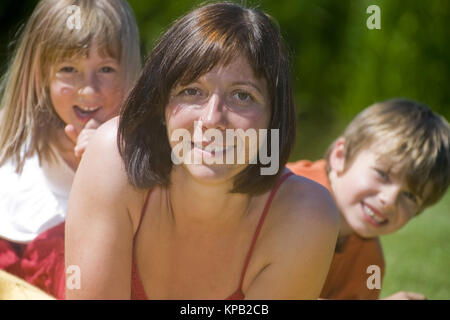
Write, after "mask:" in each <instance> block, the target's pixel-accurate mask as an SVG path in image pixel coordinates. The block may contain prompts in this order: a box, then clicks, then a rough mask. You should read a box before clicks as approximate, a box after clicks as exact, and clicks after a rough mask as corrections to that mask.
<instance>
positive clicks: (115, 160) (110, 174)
mask: <svg viewBox="0 0 450 320" xmlns="http://www.w3.org/2000/svg"><path fill="white" fill-rule="evenodd" d="M118 124H119V121H118V117H115V118H113V119H111V120H109V121H107V122H105V123H104V124H102V125H101V126H100V127H99V128H98V129H97V131H96V132H95V134H94V136H93V137H92V139H91V140H90V141H89V145H88V147H87V149H86V152H85V153H84V154H83V158H82V159H81V162H80V165H79V167H78V170H77V173H76V175H75V181H74V187H78V190H80V187H79V186H80V185H82V188H81V189H83V190H85V191H84V193H87V190H92V191H95V192H96V194H97V195H98V197H101V199H99V202H101V201H104V202H110V203H114V202H117V201H120V202H122V203H121V204H123V205H125V206H126V207H127V208H130V207H131V208H132V207H134V206H136V207H139V206H141V204H142V203H141V202H142V201H143V200H142V199H143V194H144V193H145V191H144V190H140V189H137V188H136V187H134V186H133V185H132V184H131V183H130V182H129V180H128V176H127V173H126V170H125V165H124V162H123V159H122V157H121V156H120V153H119V148H118V145H117V129H118ZM131 211H132V212H134V211H135V210H131ZM133 220H134V219H133Z"/></svg>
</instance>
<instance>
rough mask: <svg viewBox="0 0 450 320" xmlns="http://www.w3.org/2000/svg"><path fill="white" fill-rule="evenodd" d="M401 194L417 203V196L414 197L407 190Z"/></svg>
mask: <svg viewBox="0 0 450 320" xmlns="http://www.w3.org/2000/svg"><path fill="white" fill-rule="evenodd" d="M403 194H404V195H405V197H406V198H408V199H409V200H411V201H412V202H414V203H418V201H417V197H416V196H415V195H414V194H413V193H411V192H408V191H405V192H404V193H403Z"/></svg>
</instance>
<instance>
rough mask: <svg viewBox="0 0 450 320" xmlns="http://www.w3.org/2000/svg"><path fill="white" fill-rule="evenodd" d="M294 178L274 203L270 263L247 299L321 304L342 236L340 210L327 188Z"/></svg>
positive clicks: (269, 237)
mask: <svg viewBox="0 0 450 320" xmlns="http://www.w3.org/2000/svg"><path fill="white" fill-rule="evenodd" d="M291 179H292V180H293V181H289V180H291ZM291 179H289V180H288V181H286V183H285V185H284V186H282V188H280V190H279V193H281V194H280V197H279V198H278V201H274V203H273V205H275V206H274V208H273V210H275V211H276V212H273V216H272V217H273V219H271V220H272V221H271V222H270V225H271V228H270V231H268V232H267V234H266V236H265V239H264V245H267V251H268V253H269V256H268V261H269V263H268V265H267V266H266V267H265V268H264V269H263V270H261V271H260V273H259V274H258V275H257V276H256V277H255V279H254V280H253V281H252V282H251V283H250V285H249V286H248V288H247V289H246V290H244V291H245V293H246V294H245V297H246V299H317V298H318V297H319V294H320V292H321V290H322V287H323V285H324V283H325V280H326V276H327V274H328V270H329V267H330V264H331V260H332V257H333V254H334V248H335V244H336V239H337V235H338V228H339V218H338V211H337V208H336V206H335V204H334V201H333V199H332V197H331V195H330V194H329V193H328V191H327V190H326V189H325V188H323V187H321V186H319V185H318V184H316V183H314V182H311V181H309V180H306V179H303V178H299V177H296V178H291Z"/></svg>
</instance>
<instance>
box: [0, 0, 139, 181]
mask: <svg viewBox="0 0 450 320" xmlns="http://www.w3.org/2000/svg"><path fill="white" fill-rule="evenodd" d="M72 5H75V6H77V7H78V8H79V12H80V22H81V24H80V26H81V29H76V28H72V29H71V28H69V27H68V19H69V17H70V15H71V13H70V11H68V9H69V8H70V6H72ZM72 13H74V11H72ZM93 43H96V44H97V45H98V48H99V54H100V55H101V56H110V57H113V58H115V59H117V60H118V61H119V62H120V64H121V66H122V67H123V69H124V70H125V72H124V74H125V84H126V88H127V89H129V88H131V86H132V84H133V82H134V80H135V79H136V78H137V75H138V73H139V71H140V69H141V55H140V48H139V32H138V28H137V25H136V20H135V18H134V15H133V12H132V10H131V8H130V7H129V5H128V3H127V2H126V1H124V0H41V1H40V2H39V3H38V4H37V6H36V8H35V9H34V10H33V13H32V14H31V16H30V18H29V19H28V21H27V23H26V24H25V26H24V28H23V30H22V31H21V33H20V36H19V37H18V40H17V45H16V47H15V51H14V52H13V56H12V59H11V62H10V64H9V68H8V70H7V72H6V74H5V75H4V76H3V78H2V84H1V102H0V109H1V110H0V111H1V117H0V165H3V164H4V163H5V162H6V161H8V160H10V159H11V160H12V161H13V163H14V164H15V165H16V170H17V172H20V171H21V170H22V168H23V165H24V163H25V159H26V158H27V157H29V156H32V155H33V154H34V153H35V152H37V154H38V156H39V159H42V157H43V158H45V159H47V160H51V158H52V157H51V156H52V155H53V152H52V149H51V148H50V146H49V143H48V142H49V138H50V136H51V135H52V134H53V133H54V131H53V130H55V129H56V128H62V127H64V123H63V121H62V120H61V119H60V118H59V117H58V115H57V113H56V112H55V110H54V108H53V104H52V101H51V99H50V93H49V85H50V79H49V75H50V74H51V70H52V67H54V66H55V65H56V64H58V63H60V62H62V61H64V60H66V59H72V58H78V57H82V56H87V55H88V52H89V49H90V47H91V46H92V45H93Z"/></svg>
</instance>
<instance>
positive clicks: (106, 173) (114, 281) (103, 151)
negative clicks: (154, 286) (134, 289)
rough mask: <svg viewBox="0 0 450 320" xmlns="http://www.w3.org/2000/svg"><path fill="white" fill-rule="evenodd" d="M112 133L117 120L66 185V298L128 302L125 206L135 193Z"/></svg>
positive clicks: (107, 125) (101, 133) (109, 124)
mask: <svg viewBox="0 0 450 320" xmlns="http://www.w3.org/2000/svg"><path fill="white" fill-rule="evenodd" d="M116 132H117V119H113V120H111V121H108V122H107V123H105V124H104V125H102V126H101V127H100V128H99V129H98V131H97V132H96V134H95V135H94V137H93V138H92V140H91V142H90V143H89V146H88V148H87V150H86V152H85V154H84V156H83V158H82V160H81V163H80V166H79V168H78V171H77V173H76V176H75V180H74V183H73V186H72V190H71V194H70V199H69V206H68V211H67V219H66V240H65V242H66V243H65V259H66V260H65V261H66V281H67V282H66V284H68V285H67V288H66V298H67V299H129V298H130V279H131V259H132V242H133V230H134V228H133V223H132V219H131V218H130V215H129V207H128V203H130V200H131V199H133V197H136V191H134V189H133V188H131V187H130V186H129V184H128V183H127V177H126V173H125V171H124V167H123V164H122V160H121V158H120V155H119V153H118V149H117V146H116ZM74 266H75V267H74ZM68 268H70V269H68ZM69 270H70V273H69V272H68V271H69ZM78 271H79V274H78ZM77 275H79V276H80V278H79V280H81V287H80V288H77V283H76V281H77V280H78V279H77Z"/></svg>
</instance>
